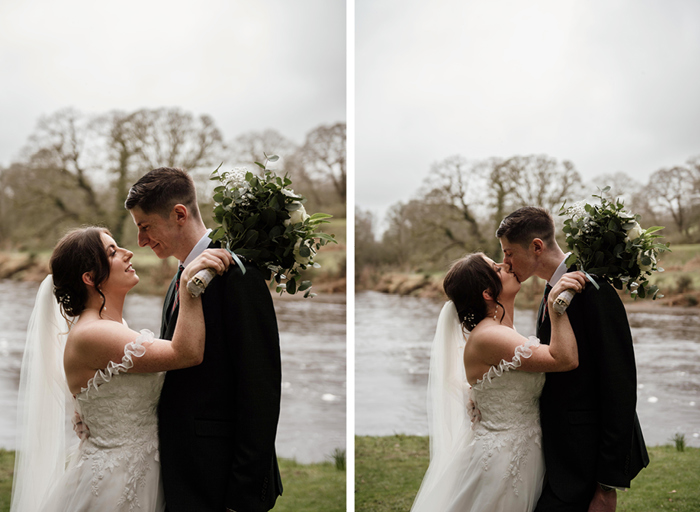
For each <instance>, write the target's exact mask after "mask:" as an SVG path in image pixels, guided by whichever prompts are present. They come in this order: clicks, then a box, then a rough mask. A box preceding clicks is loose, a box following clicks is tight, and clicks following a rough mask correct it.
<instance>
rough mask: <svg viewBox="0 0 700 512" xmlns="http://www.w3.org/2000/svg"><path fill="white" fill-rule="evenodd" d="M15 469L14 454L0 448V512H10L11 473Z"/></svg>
mask: <svg viewBox="0 0 700 512" xmlns="http://www.w3.org/2000/svg"><path fill="white" fill-rule="evenodd" d="M14 469H15V452H13V451H7V450H5V449H3V448H0V512H7V511H9V510H10V494H11V493H12V473H13V472H14Z"/></svg>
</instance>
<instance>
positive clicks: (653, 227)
mask: <svg viewBox="0 0 700 512" xmlns="http://www.w3.org/2000/svg"><path fill="white" fill-rule="evenodd" d="M662 229H664V226H652V227H650V228H647V229H645V230H644V234H646V235H649V234H651V233H655V232H656V231H660V230H662Z"/></svg>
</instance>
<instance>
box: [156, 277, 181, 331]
mask: <svg viewBox="0 0 700 512" xmlns="http://www.w3.org/2000/svg"><path fill="white" fill-rule="evenodd" d="M176 278H177V274H175V275H174V276H173V279H172V281H170V287H169V288H168V293H166V294H165V302H164V303H163V316H162V318H161V323H160V338H161V339H165V340H167V339H169V338H166V337H165V336H166V333H167V331H168V325H169V324H170V322H171V321H172V320H173V319H175V320H177V309H176V310H175V311H174V312H173V315H172V317H171V315H170V310H171V309H172V308H173V303H174V302H175V279H176Z"/></svg>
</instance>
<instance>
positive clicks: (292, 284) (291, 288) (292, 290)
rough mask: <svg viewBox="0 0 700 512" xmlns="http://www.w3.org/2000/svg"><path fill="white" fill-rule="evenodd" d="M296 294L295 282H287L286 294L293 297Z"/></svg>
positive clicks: (292, 280) (290, 280)
mask: <svg viewBox="0 0 700 512" xmlns="http://www.w3.org/2000/svg"><path fill="white" fill-rule="evenodd" d="M296 292H297V282H296V281H295V280H294V279H289V280H288V281H287V293H289V294H291V295H294V294H295V293H296Z"/></svg>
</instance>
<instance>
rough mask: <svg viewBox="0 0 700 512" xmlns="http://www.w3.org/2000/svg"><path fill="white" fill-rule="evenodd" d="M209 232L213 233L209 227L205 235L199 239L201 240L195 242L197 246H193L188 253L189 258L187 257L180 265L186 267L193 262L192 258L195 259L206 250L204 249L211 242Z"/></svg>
mask: <svg viewBox="0 0 700 512" xmlns="http://www.w3.org/2000/svg"><path fill="white" fill-rule="evenodd" d="M209 233H211V229H207V232H206V233H204V236H203V237H202V238H200V239H199V242H197V243H196V244H195V246H194V247H193V248H192V250H191V251H190V253H189V254H188V255H187V258H185V261H184V262H182V261H181V262H180V265H182V266H183V267H186V266H187V265H189V264H190V263H192V260H193V259H195V258H196V257H197V256H199V255H200V254H202V253H203V252H204V249H206V248H207V247H209V244H210V243H211V238H209Z"/></svg>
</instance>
